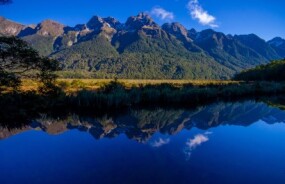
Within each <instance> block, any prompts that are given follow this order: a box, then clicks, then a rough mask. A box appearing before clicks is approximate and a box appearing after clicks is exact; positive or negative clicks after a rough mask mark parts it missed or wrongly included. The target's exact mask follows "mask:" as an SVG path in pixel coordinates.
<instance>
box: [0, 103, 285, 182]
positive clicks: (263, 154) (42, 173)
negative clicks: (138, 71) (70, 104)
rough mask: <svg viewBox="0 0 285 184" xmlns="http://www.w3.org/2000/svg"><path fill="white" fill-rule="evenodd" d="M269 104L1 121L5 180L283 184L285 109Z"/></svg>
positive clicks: (0, 157) (2, 179)
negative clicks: (10, 122) (12, 122)
mask: <svg viewBox="0 0 285 184" xmlns="http://www.w3.org/2000/svg"><path fill="white" fill-rule="evenodd" d="M268 104H270V103H268ZM268 104H267V103H264V102H255V101H244V102H227V103H226V102H220V103H214V104H210V105H207V106H202V107H197V108H195V109H188V110H187V109H161V108H154V109H135V110H129V111H127V112H124V113H117V114H115V115H101V116H98V117H96V116H88V115H78V114H75V113H69V114H66V115H65V116H58V117H57V116H50V115H49V114H45V113H42V114H41V115H40V117H38V118H36V119H34V120H31V121H30V122H27V123H26V124H21V126H15V127H7V126H6V125H1V126H0V172H1V173H0V183H1V184H17V183H29V184H31V183H41V184H42V183H75V184H76V183H98V184H101V183H103V184H105V183H123V184H128V183H131V184H134V183H135V184H137V183H187V184H189V183H218V184H223V183H237V184H240V183H257V184H261V183H274V184H279V183H280V184H284V183H285V124H284V123H285V111H282V110H281V109H280V108H277V107H274V106H273V105H272V104H271V106H269V105H268ZM0 122H1V118H0ZM14 124H17V122H15V123H14ZM14 124H13V125H14Z"/></svg>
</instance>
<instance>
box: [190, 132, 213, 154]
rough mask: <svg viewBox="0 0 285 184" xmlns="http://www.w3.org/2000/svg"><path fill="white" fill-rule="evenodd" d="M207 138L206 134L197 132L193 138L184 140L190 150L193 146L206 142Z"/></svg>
mask: <svg viewBox="0 0 285 184" xmlns="http://www.w3.org/2000/svg"><path fill="white" fill-rule="evenodd" d="M208 140H209V138H208V136H207V135H203V134H198V135H195V137H194V139H189V140H188V141H187V142H186V145H187V146H188V147H189V148H190V149H191V150H192V149H193V148H196V147H197V146H199V145H201V144H202V143H204V142H207V141H208Z"/></svg>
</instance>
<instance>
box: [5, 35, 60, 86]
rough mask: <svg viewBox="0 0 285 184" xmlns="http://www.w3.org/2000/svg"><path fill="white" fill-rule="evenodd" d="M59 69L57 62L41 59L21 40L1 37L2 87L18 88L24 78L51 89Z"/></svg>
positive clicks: (45, 58)
mask: <svg viewBox="0 0 285 184" xmlns="http://www.w3.org/2000/svg"><path fill="white" fill-rule="evenodd" d="M58 69H59V67H58V62H57V61H56V60H52V59H49V58H47V57H41V56H40V55H39V54H38V52H37V51H35V50H34V49H33V48H32V47H30V46H29V45H28V44H27V43H26V42H25V41H23V40H21V39H20V38H17V37H0V86H8V87H13V88H17V87H19V85H20V84H21V79H22V78H33V79H37V80H39V81H41V82H42V83H43V84H44V86H45V87H46V88H51V87H52V86H53V84H54V81H55V79H56V75H55V74H54V71H56V70H58Z"/></svg>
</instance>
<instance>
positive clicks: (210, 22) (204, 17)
mask: <svg viewBox="0 0 285 184" xmlns="http://www.w3.org/2000/svg"><path fill="white" fill-rule="evenodd" d="M187 8H188V10H189V11H190V14H191V16H192V18H193V19H196V20H198V21H199V23H200V24H202V25H204V26H206V25H207V26H210V27H213V28H215V27H219V26H218V25H217V24H216V17H214V16H213V15H210V14H209V13H208V12H207V11H206V10H204V9H203V8H202V6H201V5H200V3H199V1H198V0H190V1H189V2H188V5H187Z"/></svg>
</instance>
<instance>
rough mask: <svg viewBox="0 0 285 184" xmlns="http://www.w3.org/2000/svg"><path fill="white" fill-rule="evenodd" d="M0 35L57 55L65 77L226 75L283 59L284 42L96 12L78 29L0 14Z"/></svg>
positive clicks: (278, 38)
mask: <svg viewBox="0 0 285 184" xmlns="http://www.w3.org/2000/svg"><path fill="white" fill-rule="evenodd" d="M0 35H2V36H18V37H20V38H22V39H23V40H25V41H27V42H28V43H30V44H31V45H32V47H34V48H35V49H36V50H38V51H39V53H40V54H41V55H44V56H49V57H52V58H55V59H57V60H58V61H59V62H60V65H61V66H62V68H63V70H64V71H63V72H62V75H63V76H65V77H97V78H113V77H119V78H150V79H162V78H164V79H227V78H230V77H232V76H233V75H234V74H236V73H237V72H240V71H242V70H244V69H248V68H252V67H254V66H256V65H260V64H266V63H269V62H270V61H271V60H278V59H282V58H285V40H284V39H282V38H280V37H276V38H274V39H272V40H270V41H265V40H264V39H262V38H260V37H258V36H257V35H255V34H249V35H226V34H224V33H221V32H216V31H214V30H211V29H207V30H203V31H200V32H199V31H196V30H195V29H190V30H188V29H186V28H185V27H184V26H183V25H182V24H180V23H178V22H174V23H165V24H163V25H162V26H160V25H158V24H157V23H155V22H154V20H153V19H152V18H151V17H150V16H149V15H148V14H146V13H140V14H138V15H137V16H131V17H129V18H128V19H127V21H126V22H125V23H121V22H119V21H118V20H116V19H115V18H113V17H107V18H101V17H98V16H93V17H92V18H91V19H90V20H89V21H88V22H87V23H85V24H78V25H76V26H74V27H70V26H65V25H63V24H60V23H58V22H55V21H52V20H45V21H43V22H41V23H39V24H37V25H22V24H19V23H16V22H13V21H11V20H8V19H6V18H4V17H0Z"/></svg>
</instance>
